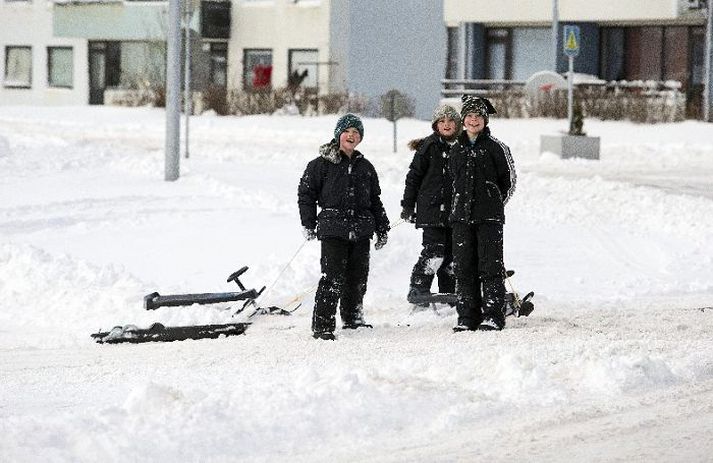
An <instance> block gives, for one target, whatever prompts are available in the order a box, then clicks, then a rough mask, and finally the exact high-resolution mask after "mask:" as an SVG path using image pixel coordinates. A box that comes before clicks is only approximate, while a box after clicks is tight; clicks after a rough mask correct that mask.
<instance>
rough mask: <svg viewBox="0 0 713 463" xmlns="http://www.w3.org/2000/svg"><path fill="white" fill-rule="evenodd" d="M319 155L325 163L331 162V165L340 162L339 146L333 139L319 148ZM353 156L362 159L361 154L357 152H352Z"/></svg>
mask: <svg viewBox="0 0 713 463" xmlns="http://www.w3.org/2000/svg"><path fill="white" fill-rule="evenodd" d="M319 155H320V157H323V158H324V159H326V160H327V161H329V162H331V163H332V164H339V163H340V162H342V155H341V151H339V145H338V144H337V142H336V140H334V139H332V140H331V141H330V142H329V143H325V144H324V145H322V146H320V147H319ZM354 156H355V157H363V156H364V155H363V154H361V153H360V152H359V151H357V150H354Z"/></svg>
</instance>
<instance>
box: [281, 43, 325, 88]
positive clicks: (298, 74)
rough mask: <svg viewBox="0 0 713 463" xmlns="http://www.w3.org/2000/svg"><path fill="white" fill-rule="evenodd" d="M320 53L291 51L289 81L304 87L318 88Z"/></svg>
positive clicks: (314, 51)
mask: <svg viewBox="0 0 713 463" xmlns="http://www.w3.org/2000/svg"><path fill="white" fill-rule="evenodd" d="M318 61H319V52H318V51H317V50H290V51H289V62H290V65H289V67H290V68H289V76H288V81H289V82H290V83H291V84H292V85H294V86H295V87H297V86H300V85H301V86H302V87H311V88H316V87H317V86H318V85H319V83H318V82H317V77H318V75H319V69H318V66H319V65H318V64H317V62H318Z"/></svg>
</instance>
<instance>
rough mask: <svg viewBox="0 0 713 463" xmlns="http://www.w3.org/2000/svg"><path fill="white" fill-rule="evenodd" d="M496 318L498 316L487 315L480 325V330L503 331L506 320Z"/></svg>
mask: <svg viewBox="0 0 713 463" xmlns="http://www.w3.org/2000/svg"><path fill="white" fill-rule="evenodd" d="M496 318H497V317H491V316H489V315H486V316H485V318H484V319H483V321H482V323H481V324H480V325H479V326H478V331H501V330H502V329H503V328H505V322H504V321H502V322H501V321H500V320H497V319H496Z"/></svg>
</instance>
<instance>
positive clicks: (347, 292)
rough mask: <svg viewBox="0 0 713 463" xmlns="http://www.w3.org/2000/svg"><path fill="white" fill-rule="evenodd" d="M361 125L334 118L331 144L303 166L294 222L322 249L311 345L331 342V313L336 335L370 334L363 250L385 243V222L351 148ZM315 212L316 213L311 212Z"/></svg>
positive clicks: (365, 169) (370, 170) (373, 184)
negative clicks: (317, 341) (361, 331)
mask: <svg viewBox="0 0 713 463" xmlns="http://www.w3.org/2000/svg"><path fill="white" fill-rule="evenodd" d="M363 137H364V124H363V123H362V121H361V119H360V118H359V117H357V116H355V115H354V114H346V115H344V116H342V117H341V118H339V120H338V121H337V124H336V126H335V128H334V138H333V139H332V140H331V141H330V142H329V143H325V144H324V145H322V146H321V147H320V148H319V156H318V157H317V158H316V159H313V160H312V161H310V162H309V164H307V168H306V169H305V171H304V174H303V175H302V178H301V180H300V184H299V187H298V190H297V202H298V204H299V209H300V220H301V222H302V227H303V232H304V234H305V238H306V239H307V240H312V239H315V238H317V239H319V240H320V241H321V243H322V250H321V259H320V265H321V270H322V277H321V279H320V280H319V285H318V287H317V293H316V295H315V301H314V312H313V314H312V335H313V337H314V338H315V339H324V340H334V339H336V338H335V336H334V330H335V328H336V312H337V306H339V314H340V317H341V319H342V329H357V328H371V325H369V324H367V323H366V322H364V317H363V307H362V301H363V299H364V294H365V293H366V283H367V279H368V276H369V247H370V244H369V243H370V240H371V238H372V237H373V236H374V235H376V238H377V239H376V243H375V245H374V248H375V249H377V250H378V249H381V248H382V247H383V246H384V245H385V244H386V241H387V236H388V235H387V233H388V231H389V218H388V217H387V216H386V210H385V209H384V205H383V203H382V202H381V198H380V195H381V188H380V187H379V177H378V175H377V173H376V169H375V168H374V166H373V165H372V164H371V162H369V161H368V160H367V159H366V158H365V157H364V155H363V154H362V153H360V152H359V151H358V150H357V149H356V148H357V146H358V145H359V143H361V140H362V139H363ZM318 208H319V213H317V209H318Z"/></svg>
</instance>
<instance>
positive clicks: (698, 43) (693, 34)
mask: <svg viewBox="0 0 713 463" xmlns="http://www.w3.org/2000/svg"><path fill="white" fill-rule="evenodd" d="M690 41H691V46H690V62H691V82H690V83H691V85H702V84H703V81H704V78H705V56H706V30H705V28H703V27H692V28H691V30H690Z"/></svg>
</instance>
